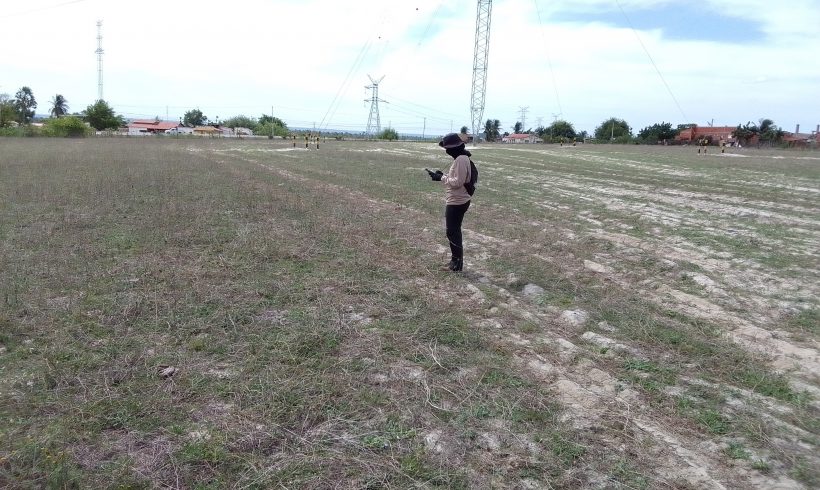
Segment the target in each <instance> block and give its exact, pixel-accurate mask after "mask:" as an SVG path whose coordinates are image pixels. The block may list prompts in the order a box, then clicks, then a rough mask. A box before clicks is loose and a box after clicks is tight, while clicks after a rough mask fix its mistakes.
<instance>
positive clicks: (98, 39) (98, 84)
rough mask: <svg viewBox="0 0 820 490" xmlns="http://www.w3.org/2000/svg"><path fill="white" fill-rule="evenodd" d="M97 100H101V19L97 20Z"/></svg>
mask: <svg viewBox="0 0 820 490" xmlns="http://www.w3.org/2000/svg"><path fill="white" fill-rule="evenodd" d="M94 52H95V53H97V100H98V101H100V100H103V53H104V52H105V51H103V47H102V21H101V20H98V21H97V50H96V51H94Z"/></svg>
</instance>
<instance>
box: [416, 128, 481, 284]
mask: <svg viewBox="0 0 820 490" xmlns="http://www.w3.org/2000/svg"><path fill="white" fill-rule="evenodd" d="M438 145H439V146H441V147H442V148H444V151H446V152H447V154H448V155H450V156H451V157H453V164H452V165H451V166H450V170H449V171H448V172H447V173H446V174H445V173H443V172H442V171H441V170H436V171H435V172H433V171H431V170H427V169H425V170H427V173H428V174H430V178H432V179H433V180H434V181H439V182H441V183H442V184H444V197H445V199H444V200H445V206H444V220H445V223H446V230H447V240H448V241H449V242H450V263H449V264H447V269H449V270H451V271H453V272H458V271H460V270H461V269H462V268H463V266H464V247H463V243H462V236H461V223H462V221H464V214H465V213H466V212H467V210H468V209H469V208H470V199H471V198H472V192H468V191H467V187H465V184H468V185H470V177H471V170H470V168H471V166H470V156H471V154H470V152H469V151H467V149H466V148H465V145H464V141H463V140H462V139H461V137H459V135H458V134H457V133H450V134H448V135H447V136H445V137H444V138H442V139H441V141H439V143H438ZM472 190H475V188H474V187H472Z"/></svg>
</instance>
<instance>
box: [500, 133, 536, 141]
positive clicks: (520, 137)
mask: <svg viewBox="0 0 820 490" xmlns="http://www.w3.org/2000/svg"><path fill="white" fill-rule="evenodd" d="M543 141H544V140H542V139H541V138H539V137H538V136H536V135H534V134H527V133H515V134H509V135H507V136H504V137H502V138H501V142H502V143H541V142H543Z"/></svg>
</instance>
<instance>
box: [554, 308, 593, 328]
mask: <svg viewBox="0 0 820 490" xmlns="http://www.w3.org/2000/svg"><path fill="white" fill-rule="evenodd" d="M558 319H559V320H561V321H562V322H564V323H566V324H567V325H571V326H573V327H580V326H582V325H584V324H585V323H586V322H587V321H588V320H589V313H587V312H586V311H584V310H564V311H563V312H562V313H561V316H560V317H558Z"/></svg>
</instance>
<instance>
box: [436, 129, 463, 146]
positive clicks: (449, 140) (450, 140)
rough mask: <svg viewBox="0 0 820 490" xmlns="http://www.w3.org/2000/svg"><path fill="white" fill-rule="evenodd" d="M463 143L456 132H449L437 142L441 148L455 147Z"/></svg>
mask: <svg viewBox="0 0 820 490" xmlns="http://www.w3.org/2000/svg"><path fill="white" fill-rule="evenodd" d="M463 144H464V140H462V139H461V136H460V135H459V134H458V133H450V134H448V135H446V136H445V137H443V138H441V141H439V142H438V146H440V147H442V148H445V149H446V148H456V147H458V146H461V145H463Z"/></svg>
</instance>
